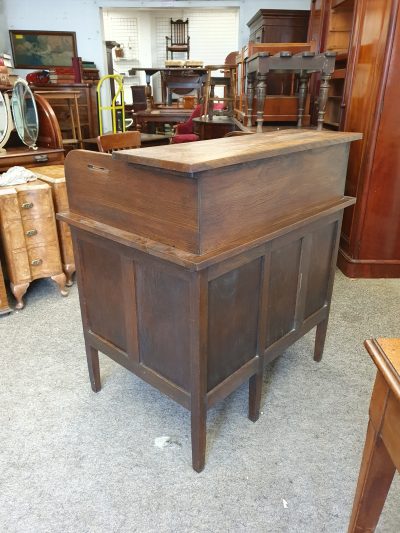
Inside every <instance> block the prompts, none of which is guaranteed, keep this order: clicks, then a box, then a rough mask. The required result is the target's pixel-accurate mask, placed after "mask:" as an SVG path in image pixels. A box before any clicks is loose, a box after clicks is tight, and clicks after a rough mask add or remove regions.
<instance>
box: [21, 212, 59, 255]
mask: <svg viewBox="0 0 400 533" xmlns="http://www.w3.org/2000/svg"><path fill="white" fill-rule="evenodd" d="M22 224H23V228H24V238H25V242H26V246H27V247H28V248H29V247H31V246H37V245H38V244H41V243H43V244H44V243H51V242H56V241H57V230H56V223H55V220H54V218H53V217H52V216H51V217H45V218H44V217H41V218H23V219H22Z"/></svg>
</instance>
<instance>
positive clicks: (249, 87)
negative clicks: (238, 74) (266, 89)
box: [247, 74, 254, 128]
mask: <svg viewBox="0 0 400 533" xmlns="http://www.w3.org/2000/svg"><path fill="white" fill-rule="evenodd" d="M253 99H254V83H253V76H252V75H251V74H250V75H248V76H247V127H248V128H251V126H252V120H251V119H252V111H253Z"/></svg>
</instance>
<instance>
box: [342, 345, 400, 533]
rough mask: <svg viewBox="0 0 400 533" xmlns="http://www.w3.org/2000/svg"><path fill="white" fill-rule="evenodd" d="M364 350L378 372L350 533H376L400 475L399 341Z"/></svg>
mask: <svg viewBox="0 0 400 533" xmlns="http://www.w3.org/2000/svg"><path fill="white" fill-rule="evenodd" d="M365 347H366V348H367V351H368V353H369V355H370V356H371V357H372V359H373V361H374V363H375V365H376V366H377V368H378V372H377V375H376V380H375V385H374V390H373V391H372V396H371V403H370V408H369V423H368V429H367V436H366V441H365V447H364V453H363V458H362V462H361V468H360V474H359V478H358V484H357V489H356V495H355V498H354V504H353V511H352V514H351V518H350V525H349V530H348V531H349V533H361V532H363V531H364V532H368V531H369V532H372V531H375V528H376V526H377V524H378V520H379V517H380V514H381V512H382V509H383V505H384V503H385V500H386V495H387V493H388V491H389V488H390V485H391V483H392V479H393V476H394V474H395V472H396V470H398V471H400V339H371V340H368V341H365Z"/></svg>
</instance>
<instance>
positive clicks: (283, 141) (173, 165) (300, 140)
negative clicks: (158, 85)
mask: <svg viewBox="0 0 400 533" xmlns="http://www.w3.org/2000/svg"><path fill="white" fill-rule="evenodd" d="M361 138H362V134H361V133H353V132H333V131H329V132H328V131H316V130H297V129H291V130H283V131H278V132H277V131H274V132H269V133H259V134H254V135H246V136H239V137H229V138H222V139H211V140H209V141H202V142H191V143H185V144H172V145H169V146H154V147H149V148H139V149H135V150H123V151H118V152H114V153H113V158H114V159H118V160H120V161H125V162H127V163H134V164H136V165H145V166H150V167H157V168H160V169H165V170H172V171H175V172H179V173H184V174H185V175H191V176H193V175H194V174H195V173H196V172H202V171H205V170H211V169H215V168H221V167H227V166H230V165H237V164H240V163H246V162H248V161H256V160H259V159H266V158H270V157H275V156H279V155H285V154H287V153H293V152H301V151H305V150H311V149H314V148H320V147H325V146H329V145H334V144H342V143H348V142H351V141H355V140H358V139H361Z"/></svg>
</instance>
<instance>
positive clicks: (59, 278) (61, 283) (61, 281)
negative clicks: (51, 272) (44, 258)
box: [51, 273, 68, 296]
mask: <svg viewBox="0 0 400 533" xmlns="http://www.w3.org/2000/svg"><path fill="white" fill-rule="evenodd" d="M51 279H52V280H53V281H55V282H56V283H57V285H58V288H59V289H60V293H61V296H68V291H67V289H66V288H65V285H66V283H67V278H66V277H65V274H64V273H62V274H57V275H55V276H51Z"/></svg>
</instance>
